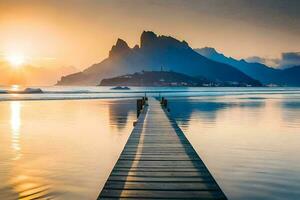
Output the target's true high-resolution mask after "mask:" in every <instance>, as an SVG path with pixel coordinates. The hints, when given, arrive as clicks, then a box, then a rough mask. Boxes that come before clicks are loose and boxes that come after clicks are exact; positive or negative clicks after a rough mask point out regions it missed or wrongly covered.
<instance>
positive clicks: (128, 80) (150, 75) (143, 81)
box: [100, 71, 216, 87]
mask: <svg viewBox="0 0 300 200" xmlns="http://www.w3.org/2000/svg"><path fill="white" fill-rule="evenodd" d="M100 85H101V86H120V85H122V86H189V87H193V86H213V85H216V83H214V82H212V81H209V80H207V79H205V78H195V77H191V76H188V75H185V74H181V73H177V72H172V71H143V72H140V73H137V72H136V73H134V74H126V75H123V76H117V77H113V78H108V79H103V80H102V81H101V83H100Z"/></svg>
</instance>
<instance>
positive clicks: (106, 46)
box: [0, 0, 300, 84]
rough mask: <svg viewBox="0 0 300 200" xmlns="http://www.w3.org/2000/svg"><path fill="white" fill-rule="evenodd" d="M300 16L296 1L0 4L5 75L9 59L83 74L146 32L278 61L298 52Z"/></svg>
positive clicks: (30, 0)
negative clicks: (120, 45) (117, 47)
mask: <svg viewBox="0 0 300 200" xmlns="http://www.w3.org/2000/svg"><path fill="white" fill-rule="evenodd" d="M299 10H300V1H298V0H289V1H284V0H226V1H219V0H163V1H161V0H122V1H121V0H114V1H111V0H106V1H104V0H103V1H102V0H89V1H83V0H62V1H57V0H43V1H41V0H26V1H25V0H9V1H8V0H0V27H1V29H0V68H1V63H2V64H3V62H7V61H9V60H10V59H12V60H14V61H15V62H18V61H20V60H21V61H22V63H23V64H28V65H32V66H38V67H46V68H52V69H54V68H55V69H57V70H65V72H70V71H76V69H77V70H82V69H84V68H86V67H88V66H90V65H91V64H93V63H96V62H99V61H101V60H102V59H103V58H105V57H107V56H108V51H109V50H110V48H111V46H112V45H113V44H114V43H115V41H116V39H117V38H118V37H119V38H122V39H124V40H126V41H127V42H128V44H129V45H130V46H134V45H135V44H137V43H139V36H140V34H141V32H142V31H143V30H152V31H154V32H156V33H158V34H163V35H171V36H174V37H176V38H178V39H180V40H186V41H187V42H188V43H189V44H190V46H191V47H193V48H201V47H205V46H210V47H214V48H216V49H217V50H218V51H220V52H223V53H224V54H225V55H228V56H232V57H235V58H247V57H252V56H259V57H264V58H270V59H271V58H272V59H273V58H278V59H279V58H280V57H281V54H282V53H283V52H299V51H300V37H299V35H300V12H299ZM10 64H12V63H11V62H10ZM61 67H63V69H60V68H61ZM74 67H75V68H76V69H74ZM66 68H67V69H66ZM1 76H2V78H3V77H4V75H3V74H2V75H0V79H1ZM2 82H3V81H2ZM0 84H1V80H0Z"/></svg>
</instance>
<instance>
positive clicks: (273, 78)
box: [194, 47, 300, 86]
mask: <svg viewBox="0 0 300 200" xmlns="http://www.w3.org/2000/svg"><path fill="white" fill-rule="evenodd" d="M194 50H195V51H196V52H198V53H199V54H201V55H202V56H205V57H207V58H209V59H211V60H214V61H217V62H221V63H225V64H228V65H231V66H234V67H235V68H237V69H239V70H241V71H242V72H244V73H245V74H247V75H248V76H251V77H252V78H254V79H257V80H259V81H261V82H262V83H263V84H278V85H287V86H300V73H299V72H300V71H299V67H292V68H287V69H275V68H272V67H268V66H266V65H264V64H261V63H249V62H246V61H245V60H243V59H242V60H236V59H234V58H231V57H226V56H225V55H223V54H222V53H219V52H217V51H216V50H215V49H214V48H210V47H205V48H201V49H194ZM293 73H294V74H293Z"/></svg>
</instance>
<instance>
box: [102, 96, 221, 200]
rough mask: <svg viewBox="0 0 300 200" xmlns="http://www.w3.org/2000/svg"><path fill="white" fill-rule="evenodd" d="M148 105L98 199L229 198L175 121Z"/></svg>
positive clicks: (162, 111)
mask: <svg viewBox="0 0 300 200" xmlns="http://www.w3.org/2000/svg"><path fill="white" fill-rule="evenodd" d="M149 104H150V105H149V106H150V108H149V109H147V108H146V109H144V110H143V111H142V113H141V114H140V116H139V119H138V121H137V124H136V126H135V128H134V129H133V131H132V133H131V135H130V137H129V139H128V141H127V143H126V145H125V147H124V149H123V151H122V153H121V155H120V157H119V159H118V161H117V162H116V164H115V166H114V169H113V170H112V172H111V174H110V176H109V177H108V180H107V182H106V183H105V185H104V188H103V189H102V191H101V193H100V195H99V197H98V199H116V198H117V199H123V198H124V199H125V198H126V199H127V200H128V199H226V197H225V195H224V194H223V192H222V190H221V189H220V188H219V186H218V184H217V183H216V182H215V180H214V178H213V177H212V176H211V174H210V173H209V171H208V170H207V168H206V167H205V165H204V163H203V162H202V160H201V159H200V157H199V156H198V154H197V153H196V152H195V150H194V148H193V147H192V146H191V144H190V143H189V141H188V140H187V139H186V137H185V136H184V134H183V133H182V131H181V130H180V128H179V127H178V126H177V124H176V122H175V121H174V120H173V119H171V118H170V117H169V116H168V114H166V113H165V112H164V110H162V108H161V106H160V104H159V103H158V102H157V101H155V100H150V101H149Z"/></svg>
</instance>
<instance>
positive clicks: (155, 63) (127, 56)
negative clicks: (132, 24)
mask: <svg viewBox="0 0 300 200" xmlns="http://www.w3.org/2000/svg"><path fill="white" fill-rule="evenodd" d="M161 67H163V68H164V70H172V71H175V72H178V73H184V74H186V75H189V76H201V77H205V78H206V79H209V80H212V81H218V82H238V83H244V84H250V85H259V84H260V83H259V82H258V81H256V80H254V79H253V78H251V77H249V76H248V75H246V74H244V73H243V72H241V71H239V70H237V69H236V68H234V67H232V66H230V65H227V64H224V63H220V62H216V61H212V60H210V59H208V58H206V57H204V56H202V55H200V54H198V53H197V52H195V51H194V50H193V49H192V48H191V47H189V45H188V44H187V42H185V41H178V40H176V39H174V38H172V37H169V36H157V35H156V34H155V33H153V32H150V31H144V32H143V33H142V35H141V40H140V46H138V45H136V46H135V47H133V48H130V47H129V46H128V45H127V43H126V42H125V41H124V40H122V39H118V40H117V43H116V44H115V45H114V46H113V47H112V49H111V50H110V52H109V57H108V58H106V59H104V60H103V61H102V62H100V63H97V64H94V65H92V66H91V67H89V68H87V69H85V70H84V71H82V72H79V73H76V74H71V75H68V76H64V77H62V78H61V80H60V81H59V82H58V83H57V84H58V85H96V84H99V82H100V80H102V79H103V78H107V77H114V76H120V75H123V74H128V73H135V72H140V71H142V70H145V71H159V70H160V68H161Z"/></svg>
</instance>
